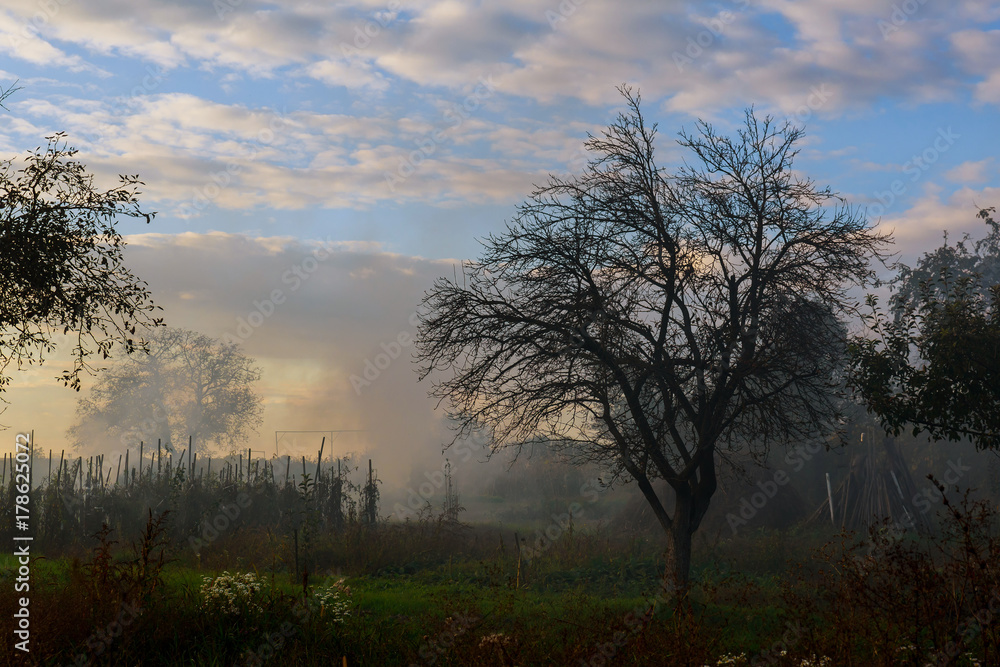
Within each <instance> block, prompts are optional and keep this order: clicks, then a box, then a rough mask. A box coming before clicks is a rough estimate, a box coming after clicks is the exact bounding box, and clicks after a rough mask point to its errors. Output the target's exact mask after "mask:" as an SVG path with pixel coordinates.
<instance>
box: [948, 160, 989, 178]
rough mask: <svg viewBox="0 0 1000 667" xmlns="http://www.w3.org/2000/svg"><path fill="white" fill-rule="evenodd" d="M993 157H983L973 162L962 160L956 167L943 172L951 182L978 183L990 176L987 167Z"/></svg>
mask: <svg viewBox="0 0 1000 667" xmlns="http://www.w3.org/2000/svg"><path fill="white" fill-rule="evenodd" d="M992 164H993V158H985V159H983V160H976V161H974V162H963V163H962V164H960V165H958V166H957V167H955V168H953V169H950V170H948V171H947V172H945V174H944V177H945V178H946V179H948V180H949V181H951V182H952V183H966V184H979V183H985V182H986V181H988V180H989V178H990V175H991V174H990V173H989V168H990V166H992Z"/></svg>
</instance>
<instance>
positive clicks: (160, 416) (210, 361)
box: [70, 328, 263, 451]
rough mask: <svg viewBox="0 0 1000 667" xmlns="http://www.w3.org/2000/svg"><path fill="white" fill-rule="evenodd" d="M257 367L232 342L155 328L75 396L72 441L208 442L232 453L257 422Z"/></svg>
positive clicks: (172, 444) (134, 443) (170, 445)
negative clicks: (139, 347) (143, 347)
mask: <svg viewBox="0 0 1000 667" xmlns="http://www.w3.org/2000/svg"><path fill="white" fill-rule="evenodd" d="M259 379H260V369H259V368H258V367H257V366H256V365H255V363H254V360H253V359H251V358H250V357H248V356H246V355H245V354H243V352H242V351H241V349H240V347H239V346H238V345H237V344H235V343H225V342H220V341H217V340H215V339H212V338H210V337H208V336H205V335H203V334H199V333H196V332H194V331H188V330H185V329H174V328H165V329H157V330H155V332H154V333H153V334H152V335H151V337H150V340H149V350H148V354H147V353H142V352H140V353H138V354H134V355H131V356H129V357H128V358H126V359H123V360H121V361H119V362H117V363H115V364H113V365H112V366H111V367H109V368H108V369H106V370H104V371H103V372H102V373H100V374H99V375H98V378H97V382H96V383H95V384H94V386H93V387H92V388H91V389H90V391H89V392H87V394H86V395H84V396H82V397H81V398H80V400H79V403H78V406H77V421H76V423H75V424H74V426H73V427H72V428H71V431H70V435H71V436H72V437H73V439H74V441H75V442H76V444H77V445H84V444H87V440H88V439H89V438H92V437H106V436H103V435H102V434H109V435H111V436H112V437H117V438H118V439H119V440H120V441H121V442H122V444H123V445H125V446H126V447H137V446H138V445H139V442H140V441H145V442H150V443H152V442H155V441H156V440H157V439H160V440H162V442H163V443H164V444H165V445H166V446H167V447H168V449H172V448H173V447H175V446H177V444H179V443H184V444H185V445H186V443H187V440H188V436H191V437H192V438H193V440H194V442H195V443H197V444H199V445H203V444H204V443H214V444H215V445H216V446H218V447H221V448H223V449H226V450H227V451H229V450H232V449H234V448H235V446H236V445H237V444H238V443H240V442H241V441H242V440H244V439H245V438H246V437H247V436H248V435H249V434H250V433H251V432H253V431H254V430H255V429H256V427H257V426H258V425H259V424H260V421H261V413H262V411H263V408H262V404H261V398H260V396H259V395H258V394H257V393H256V391H255V389H254V385H255V383H256V382H257V381H258V380H259Z"/></svg>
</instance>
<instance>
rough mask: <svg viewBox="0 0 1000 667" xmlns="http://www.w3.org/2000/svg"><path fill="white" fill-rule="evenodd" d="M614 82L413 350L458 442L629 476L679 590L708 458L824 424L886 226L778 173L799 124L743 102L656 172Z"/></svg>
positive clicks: (437, 301)
mask: <svg viewBox="0 0 1000 667" xmlns="http://www.w3.org/2000/svg"><path fill="white" fill-rule="evenodd" d="M621 92H622V93H623V95H624V96H625V98H626V100H627V102H628V111H627V112H626V113H622V114H620V115H619V116H618V118H617V121H616V122H615V123H614V124H612V125H611V126H610V127H609V128H608V129H607V130H606V131H605V132H604V133H603V134H602V136H600V137H591V138H590V139H589V141H587V143H586V147H587V149H588V150H589V151H590V152H591V153H592V154H593V155H594V157H593V159H592V160H591V161H590V162H589V165H588V167H587V169H586V171H585V173H584V174H583V175H581V176H579V177H570V178H568V179H560V178H554V177H550V179H549V181H548V184H547V185H545V186H544V187H540V188H538V189H537V190H536V191H535V192H534V193H533V194H532V196H531V198H530V200H529V201H527V202H526V203H524V204H522V205H521V206H520V208H519V209H518V213H517V215H516V217H515V218H514V220H513V221H512V222H511V223H509V224H508V225H507V229H506V231H505V232H503V233H501V234H499V235H491V236H489V237H487V239H486V240H485V241H484V246H485V248H484V251H483V254H482V256H481V258H480V259H479V260H477V261H472V262H467V263H465V264H464V265H463V271H462V274H463V275H462V278H461V279H457V278H456V279H448V278H441V279H439V280H437V281H436V282H435V283H434V286H433V288H432V289H431V290H430V291H429V292H428V294H426V295H425V298H424V300H423V305H422V309H421V315H420V323H419V335H418V341H417V359H418V362H419V363H420V377H421V379H423V378H426V377H428V376H430V375H431V374H434V375H435V384H434V387H433V389H432V391H431V394H432V395H434V396H436V397H438V398H439V399H440V400H442V401H444V402H445V403H446V404H447V406H448V408H449V410H450V412H451V413H452V416H453V417H454V418H455V419H456V420H457V421H458V423H459V425H460V426H459V429H458V431H459V432H458V433H457V434H456V439H457V438H459V437H463V436H465V435H468V434H469V433H470V432H472V431H475V430H476V429H479V428H482V427H484V426H485V427H487V428H489V429H492V432H493V435H494V438H495V442H494V448H499V447H504V446H514V447H516V446H518V445H519V443H524V442H526V441H528V440H529V439H530V438H532V437H538V436H547V437H549V438H551V439H552V441H553V442H554V443H558V444H560V445H561V446H562V447H563V448H564V451H565V452H567V453H568V454H569V455H570V456H571V457H573V458H574V460H576V461H578V462H584V461H598V462H601V463H603V464H604V465H606V466H608V467H609V468H610V469H611V470H612V471H613V472H614V474H615V476H616V477H617V478H621V479H625V480H634V481H635V482H636V484H637V485H638V488H639V489H640V491H641V492H642V494H643V496H644V497H645V499H646V501H647V502H648V503H649V505H650V507H651V508H652V510H653V512H654V514H655V516H656V518H657V519H658V521H659V523H660V525H661V526H662V528H663V530H664V531H665V533H666V534H667V535H668V536H669V538H670V541H671V550H670V553H671V565H670V572H671V573H672V575H673V577H674V579H675V581H676V583H677V584H678V585H681V586H683V585H686V583H687V580H688V576H689V570H690V556H691V537H692V535H693V533H694V532H695V531H696V530H697V528H698V526H699V525H700V523H701V521H702V519H703V517H704V516H705V513H706V511H707V510H708V507H709V502H710V501H711V498H712V496H713V494H714V493H715V491H716V487H717V477H716V468H717V461H718V458H719V456H720V454H721V453H723V452H724V451H725V450H726V449H727V448H743V447H745V448H749V449H753V450H754V451H755V452H756V453H757V454H759V455H760V454H762V453H764V452H766V448H767V447H768V446H770V444H772V443H775V442H787V441H790V440H799V439H801V438H807V437H812V436H817V435H819V434H820V433H821V432H823V433H826V432H828V431H829V430H830V429H832V428H833V424H834V423H835V422H836V420H837V419H838V400H837V398H836V392H835V391H834V390H835V388H836V387H835V385H836V383H837V377H836V375H837V373H838V369H842V363H843V349H844V344H845V342H846V332H845V330H844V327H843V326H842V325H841V323H840V322H839V321H838V319H837V317H838V315H839V314H840V313H842V312H844V311H847V310H848V309H849V308H850V300H849V299H848V298H847V296H846V289H847V288H848V287H849V286H850V285H851V284H855V283H864V282H866V281H867V280H869V279H870V278H872V275H873V274H872V272H871V270H870V268H869V258H870V257H871V256H872V255H873V254H875V255H878V256H881V255H880V251H881V248H882V247H883V245H884V244H885V243H886V242H887V237H885V236H882V235H879V234H877V233H875V232H873V231H872V229H871V228H870V226H869V225H868V222H867V220H866V218H865V216H863V215H862V214H860V213H858V212H857V211H855V210H852V209H850V208H847V207H844V206H843V205H839V204H838V202H839V201H840V200H839V199H838V198H837V197H836V196H835V195H834V194H833V193H831V191H830V190H829V189H819V188H817V187H815V185H814V183H813V182H812V181H810V180H808V179H803V178H801V177H799V176H798V175H797V174H796V173H795V172H793V170H792V163H793V159H794V157H795V155H796V153H797V151H796V149H795V144H796V142H797V141H798V140H799V139H800V138H801V136H802V132H801V130H799V129H797V128H794V127H792V126H790V125H788V124H784V125H780V126H779V125H776V124H775V123H774V122H773V120H772V119H771V118H770V117H768V118H764V119H763V120H761V119H758V118H757V117H756V115H755V114H754V112H753V110H752V109H751V110H748V111H747V112H746V118H745V125H744V127H743V128H742V129H741V130H740V131H739V133H738V135H737V136H736V137H734V138H732V137H727V136H723V135H719V134H717V133H716V132H715V130H714V129H713V128H712V126H711V125H709V124H708V123H705V122H700V123H699V124H698V133H697V134H694V135H692V134H687V133H684V132H682V133H681V134H680V140H679V142H678V143H679V144H680V145H681V146H682V147H684V148H686V149H687V150H688V151H689V153H690V155H691V157H692V158H693V164H694V165H696V166H692V165H691V164H688V165H686V166H684V167H682V168H680V170H679V171H678V172H677V173H676V174H674V175H672V176H669V175H667V174H666V173H665V172H664V170H663V169H662V168H661V167H659V166H658V165H657V164H656V161H655V159H654V139H655V135H656V126H655V125H653V126H647V125H646V123H645V121H644V119H643V117H642V114H641V113H640V108H639V102H640V99H639V96H638V95H637V94H636V95H634V94H633V93H632V91H631V90H630V89H628V88H622V89H621ZM441 377H443V378H444V379H438V378H441ZM657 479H662V480H665V481H666V483H667V488H668V491H667V493H666V494H665V495H662V496H661V494H660V493H658V492H657V491H656V490H655V489H654V485H653V482H654V481H655V480H657ZM670 501H672V502H670Z"/></svg>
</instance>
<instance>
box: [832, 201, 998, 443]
mask: <svg viewBox="0 0 1000 667" xmlns="http://www.w3.org/2000/svg"><path fill="white" fill-rule="evenodd" d="M993 212H994V209H992V208H989V209H983V210H982V211H980V212H979V217H980V218H982V219H983V220H984V221H985V222H986V224H987V225H988V226H989V228H990V231H989V234H988V235H987V236H986V237H985V238H983V239H980V240H979V241H976V242H975V243H974V244H970V242H969V238H968V237H965V238H964V239H963V240H961V241H959V242H958V243H956V244H955V245H949V244H948V240H947V236H946V237H945V241H944V243H943V244H942V245H941V247H939V248H937V249H936V250H934V251H933V252H930V253H925V254H924V255H923V256H922V257H921V258H920V260H919V261H918V263H917V266H915V267H912V268H911V267H908V266H906V265H899V274H898V275H897V277H896V278H895V279H894V280H893V283H892V284H893V287H894V288H895V291H894V294H893V296H892V299H891V301H890V304H891V311H892V313H891V317H890V315H887V314H885V313H883V312H882V310H881V308H880V307H879V304H878V299H877V298H875V297H874V296H873V295H870V296H869V297H868V312H867V313H866V315H865V321H866V323H867V325H868V328H869V330H870V332H871V333H872V334H874V335H872V336H858V337H855V338H854V339H853V340H852V342H851V344H850V346H849V350H850V359H851V380H850V381H851V384H852V386H853V387H854V388H855V389H856V391H857V392H858V394H859V395H860V396H861V398H862V400H863V401H864V402H865V404H866V405H867V406H868V408H869V409H870V410H871V411H872V412H873V413H875V415H877V416H878V418H879V419H880V420H881V422H882V425H883V426H884V427H885V429H886V430H887V431H888V432H890V433H893V434H896V435H898V434H899V433H900V432H901V431H902V430H903V429H904V428H906V427H910V428H912V430H913V433H914V435H916V434H917V433H920V432H927V433H928V434H929V435H930V436H931V437H932V438H934V439H936V440H941V439H948V440H960V439H962V438H964V437H968V438H970V439H971V440H972V441H973V442H974V443H975V444H976V446H977V447H978V448H981V449H985V448H990V449H1000V379H998V378H1000V225H998V224H997V223H996V222H995V221H994V220H993V218H992V216H991V214H992V213H993Z"/></svg>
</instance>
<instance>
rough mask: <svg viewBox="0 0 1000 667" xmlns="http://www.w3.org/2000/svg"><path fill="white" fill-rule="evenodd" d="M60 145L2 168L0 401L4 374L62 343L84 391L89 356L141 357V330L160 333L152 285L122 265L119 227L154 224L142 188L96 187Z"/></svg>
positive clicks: (124, 184) (134, 182)
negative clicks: (125, 220)
mask: <svg viewBox="0 0 1000 667" xmlns="http://www.w3.org/2000/svg"><path fill="white" fill-rule="evenodd" d="M11 92H12V89H8V90H6V91H3V92H0V100H2V99H3V98H4V97H6V96H7V95H9V94H10V93H11ZM63 137H64V135H63V134H62V133H59V134H55V135H53V136H51V137H49V138H48V146H47V147H46V148H45V149H44V150H42V149H41V148H36V149H35V150H33V151H30V152H29V153H28V154H27V156H26V157H25V158H24V159H23V160H22V161H17V162H15V161H14V160H4V161H0V393H2V392H3V391H4V389H5V388H6V386H7V385H8V384H9V383H10V381H11V377H10V375H9V374H8V371H7V369H8V367H10V365H11V364H12V363H13V364H16V367H17V368H21V367H23V366H25V365H31V364H33V363H41V362H42V361H43V358H44V355H45V354H46V353H51V352H52V351H53V350H55V348H56V335H57V334H62V335H65V336H68V337H71V339H72V344H73V348H72V351H73V360H74V361H73V368H72V369H70V370H65V371H63V373H62V375H61V378H60V379H61V380H62V381H63V382H64V383H65V384H66V385H68V386H71V387H73V388H74V389H76V390H77V391H79V389H80V373H81V371H83V370H85V369H86V370H87V371H88V372H94V371H95V368H94V367H93V366H92V365H91V364H90V363H89V361H88V360H89V358H90V357H92V356H93V355H95V354H96V355H99V357H100V358H102V359H106V358H108V356H109V355H110V354H111V351H112V348H113V346H114V345H115V344H118V345H121V346H122V347H123V349H124V350H125V352H126V353H132V352H134V351H136V350H140V349H143V348H144V342H143V340H142V335H141V334H142V331H141V330H142V329H144V328H145V327H146V326H157V325H159V324H162V320H161V319H159V318H157V317H154V316H153V312H154V311H155V310H157V309H158V308H157V306H155V305H154V304H153V303H152V301H151V299H150V294H149V290H148V289H147V287H146V283H145V282H143V281H141V280H139V279H138V278H136V277H135V276H134V275H133V274H132V272H131V271H130V270H129V269H128V268H127V267H126V266H125V262H124V259H123V255H122V251H123V250H124V248H125V241H124V240H123V239H122V236H121V234H119V232H118V230H117V229H116V227H115V225H116V223H117V220H118V217H119V216H123V215H124V216H129V217H134V218H143V219H145V221H146V222H147V223H148V222H149V221H150V220H152V218H153V215H154V214H152V213H144V212H143V211H142V210H140V208H139V203H138V199H137V197H138V194H139V190H138V186H140V185H142V182H141V181H139V179H138V176H119V184H118V186H117V187H114V188H111V189H109V190H103V191H102V190H99V189H97V188H95V187H94V183H93V176H92V175H91V174H89V173H87V171H86V169H85V167H84V166H83V165H82V164H80V163H79V162H77V161H76V160H75V159H74V156H75V155H76V153H77V151H76V150H75V149H72V148H67V147H66V144H65V143H64V141H63ZM137 331H138V334H139V335H137Z"/></svg>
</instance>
